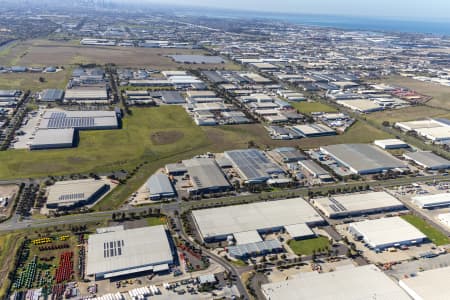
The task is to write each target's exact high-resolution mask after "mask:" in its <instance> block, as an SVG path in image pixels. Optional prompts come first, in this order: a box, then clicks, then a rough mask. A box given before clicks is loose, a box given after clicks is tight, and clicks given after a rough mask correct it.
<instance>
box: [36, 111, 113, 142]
mask: <svg viewBox="0 0 450 300" xmlns="http://www.w3.org/2000/svg"><path fill="white" fill-rule="evenodd" d="M38 118H39V120H38V123H37V124H39V125H38V129H37V130H36V132H35V136H34V138H33V139H32V140H30V142H28V145H29V148H30V150H44V149H57V148H71V147H74V146H76V145H77V143H78V131H79V130H110V129H118V128H119V127H120V125H119V118H120V116H119V115H118V114H117V113H116V112H115V111H62V110H46V111H43V112H41V114H40V116H39V117H38Z"/></svg>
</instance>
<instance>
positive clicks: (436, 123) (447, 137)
mask: <svg viewBox="0 0 450 300" xmlns="http://www.w3.org/2000/svg"><path fill="white" fill-rule="evenodd" d="M395 127H397V128H398V129H400V130H402V131H405V132H411V131H414V132H416V133H417V135H419V136H421V137H423V138H425V139H427V140H430V141H432V142H433V143H436V144H445V143H447V142H448V141H450V121H449V120H447V119H428V120H421V121H411V122H398V123H395Z"/></svg>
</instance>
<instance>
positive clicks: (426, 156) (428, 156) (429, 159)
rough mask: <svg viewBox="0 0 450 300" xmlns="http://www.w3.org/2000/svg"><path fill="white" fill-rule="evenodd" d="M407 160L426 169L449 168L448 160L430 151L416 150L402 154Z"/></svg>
mask: <svg viewBox="0 0 450 300" xmlns="http://www.w3.org/2000/svg"><path fill="white" fill-rule="evenodd" d="M403 157H404V158H405V159H407V160H411V161H413V162H414V163H415V164H417V165H419V166H420V167H422V168H423V169H426V170H444V169H448V168H450V161H449V160H447V159H445V158H443V157H440V156H438V155H436V154H434V153H433V152H431V151H417V152H408V153H405V154H403Z"/></svg>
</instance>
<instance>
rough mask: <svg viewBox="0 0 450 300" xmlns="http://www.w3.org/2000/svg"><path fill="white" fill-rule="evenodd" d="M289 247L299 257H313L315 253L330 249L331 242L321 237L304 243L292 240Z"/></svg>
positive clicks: (303, 241)
mask: <svg viewBox="0 0 450 300" xmlns="http://www.w3.org/2000/svg"><path fill="white" fill-rule="evenodd" d="M288 245H289V247H291V249H292V251H294V253H295V254H297V255H312V254H313V253H314V252H316V253H317V252H320V251H326V250H327V249H328V248H329V247H330V241H329V240H328V238H326V237H324V236H319V237H316V238H313V239H308V240H302V241H296V240H290V241H289V242H288Z"/></svg>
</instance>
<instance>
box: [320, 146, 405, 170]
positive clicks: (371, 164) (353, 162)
mask: <svg viewBox="0 0 450 300" xmlns="http://www.w3.org/2000/svg"><path fill="white" fill-rule="evenodd" d="M320 150H321V151H322V152H324V153H325V154H327V155H330V156H331V157H332V158H333V159H335V160H337V161H338V162H339V163H341V164H342V165H344V166H346V167H348V168H349V169H350V170H351V171H352V172H353V173H354V174H359V175H366V174H374V173H380V172H383V171H388V170H395V169H399V170H403V169H406V168H407V165H406V164H405V163H404V162H402V161H401V160H399V159H397V158H395V157H393V156H392V155H390V154H389V153H387V152H384V151H383V150H381V149H379V148H377V147H376V146H374V145H368V144H341V145H331V146H324V147H321V148H320Z"/></svg>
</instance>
